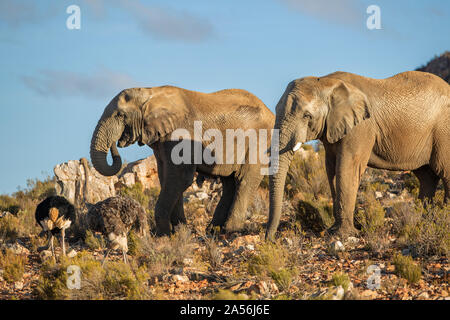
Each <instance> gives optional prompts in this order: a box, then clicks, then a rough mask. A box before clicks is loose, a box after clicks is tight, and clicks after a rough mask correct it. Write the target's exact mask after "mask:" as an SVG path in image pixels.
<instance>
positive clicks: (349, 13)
mask: <svg viewBox="0 0 450 320" xmlns="http://www.w3.org/2000/svg"><path fill="white" fill-rule="evenodd" d="M280 1H281V2H283V3H285V4H286V5H288V6H289V7H290V8H292V9H294V10H297V11H299V12H301V13H304V14H306V15H309V16H313V17H316V18H319V19H322V20H326V21H329V22H333V23H338V24H341V25H345V26H352V27H363V26H364V21H365V19H366V11H365V8H364V7H363V5H362V4H361V2H360V1H358V0H340V1H335V0H280Z"/></svg>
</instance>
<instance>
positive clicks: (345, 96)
mask: <svg viewBox="0 0 450 320" xmlns="http://www.w3.org/2000/svg"><path fill="white" fill-rule="evenodd" d="M329 105H330V106H329V108H330V109H329V112H328V115H327V119H326V125H327V141H328V142H329V143H335V142H337V141H339V140H340V139H342V138H343V137H344V136H345V135H346V134H347V133H349V132H350V130H351V129H352V128H353V127H354V126H356V125H357V124H358V123H360V122H361V121H363V120H364V119H367V118H369V117H370V113H369V102H368V100H367V97H366V95H365V94H364V93H363V92H362V91H361V90H359V89H357V88H356V87H354V86H352V85H350V84H345V83H344V82H341V83H340V84H339V85H338V86H337V87H336V88H334V89H333V92H332V93H331V96H330V102H329Z"/></svg>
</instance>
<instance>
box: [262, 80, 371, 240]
mask: <svg viewBox="0 0 450 320" xmlns="http://www.w3.org/2000/svg"><path fill="white" fill-rule="evenodd" d="M368 105H369V102H368V99H367V97H366V95H365V94H364V93H363V92H362V91H361V90H359V89H357V88H356V87H355V86H353V85H351V84H349V83H346V82H344V81H342V80H340V79H337V78H330V77H323V78H317V77H307V78H302V79H297V80H294V81H292V82H291V83H289V85H288V86H287V88H286V90H285V92H284V94H283V95H282V97H281V98H280V101H279V102H278V104H277V106H276V121H275V129H278V130H279V146H278V149H279V159H278V170H277V171H276V173H275V174H273V175H271V176H270V178H269V190H270V211H269V223H268V225H267V232H266V238H267V239H273V237H274V235H275V232H276V229H277V227H278V223H279V220H280V214H281V206H282V201H283V193H284V184H285V180H286V173H287V170H288V168H289V164H290V162H291V160H292V157H293V155H294V152H295V151H297V150H298V149H299V148H300V146H301V144H302V143H304V142H307V141H310V140H315V139H321V140H326V141H327V142H328V143H335V142H337V141H339V140H340V139H342V138H343V137H344V136H345V135H346V134H347V133H349V132H350V130H351V129H352V128H353V127H354V126H356V125H357V124H358V123H359V122H360V121H362V120H364V119H366V118H368V117H369V116H370V115H369V111H368V109H369V108H368Z"/></svg>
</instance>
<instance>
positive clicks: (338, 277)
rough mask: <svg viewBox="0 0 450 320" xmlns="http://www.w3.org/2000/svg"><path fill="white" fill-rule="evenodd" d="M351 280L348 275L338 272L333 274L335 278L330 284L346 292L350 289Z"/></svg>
mask: <svg viewBox="0 0 450 320" xmlns="http://www.w3.org/2000/svg"><path fill="white" fill-rule="evenodd" d="M350 283H351V282H350V278H349V276H348V274H346V273H343V272H338V273H335V274H333V277H332V278H331V281H330V284H331V285H333V286H336V287H338V286H342V288H343V289H344V291H345V292H347V290H348V289H349V286H350Z"/></svg>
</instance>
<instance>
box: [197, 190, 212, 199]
mask: <svg viewBox="0 0 450 320" xmlns="http://www.w3.org/2000/svg"><path fill="white" fill-rule="evenodd" d="M195 197H196V198H197V199H199V200H205V199H208V198H209V196H208V194H207V193H206V192H197V193H196V194H195Z"/></svg>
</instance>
